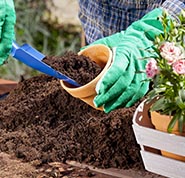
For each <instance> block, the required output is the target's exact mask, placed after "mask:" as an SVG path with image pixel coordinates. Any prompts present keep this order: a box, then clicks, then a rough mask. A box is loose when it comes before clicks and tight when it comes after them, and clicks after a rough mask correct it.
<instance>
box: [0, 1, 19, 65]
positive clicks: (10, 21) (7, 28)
mask: <svg viewBox="0 0 185 178" xmlns="http://www.w3.org/2000/svg"><path fill="white" fill-rule="evenodd" d="M15 21H16V15H15V9H14V2H13V0H0V65H2V64H3V63H4V61H5V60H6V59H7V58H8V56H9V54H10V50H11V47H12V41H13V40H14V37H15V34H14V25H15Z"/></svg>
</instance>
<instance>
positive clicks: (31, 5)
mask: <svg viewBox="0 0 185 178" xmlns="http://www.w3.org/2000/svg"><path fill="white" fill-rule="evenodd" d="M47 1H50V0H14V4H15V9H16V17H17V21H16V25H15V31H16V42H17V43H18V44H19V45H22V44H24V43H28V44H30V45H31V46H33V47H34V48H35V49H37V50H39V51H40V52H42V53H43V54H45V55H47V56H59V55H62V54H64V53H65V52H67V51H73V52H78V51H79V49H80V39H81V32H80V30H76V29H78V28H76V27H74V26H70V25H69V26H68V25H67V26H61V25H60V27H57V25H56V24H57V19H56V24H55V22H53V21H52V22H50V21H49V20H46V18H45V16H47V19H49V18H48V14H50V15H51V12H50V10H49V8H48V7H47V6H46V2H47ZM50 4H52V2H51V3H50ZM37 74H39V72H38V71H35V70H33V69H31V68H30V67H27V66H26V65H24V64H23V63H21V62H19V61H17V60H16V59H13V58H12V57H11V56H10V57H9V59H8V60H7V63H6V64H4V65H3V66H1V67H0V78H4V79H10V80H16V81H19V80H20V79H21V78H22V77H23V78H25V79H27V78H30V77H32V76H34V75H37Z"/></svg>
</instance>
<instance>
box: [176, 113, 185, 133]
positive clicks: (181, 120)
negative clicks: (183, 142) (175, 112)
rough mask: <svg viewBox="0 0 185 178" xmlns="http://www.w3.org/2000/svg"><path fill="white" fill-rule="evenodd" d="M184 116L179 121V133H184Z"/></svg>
mask: <svg viewBox="0 0 185 178" xmlns="http://www.w3.org/2000/svg"><path fill="white" fill-rule="evenodd" d="M184 118H185V117H184V115H182V114H181V115H180V116H179V119H178V129H179V132H180V133H182V132H183V124H184Z"/></svg>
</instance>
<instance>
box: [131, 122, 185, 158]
mask: <svg viewBox="0 0 185 178" xmlns="http://www.w3.org/2000/svg"><path fill="white" fill-rule="evenodd" d="M133 129H134V133H135V136H136V140H137V142H138V143H139V144H140V145H144V146H149V147H152V148H156V149H160V150H165V151H168V152H171V153H175V154H179V155H182V156H183V155H185V137H183V136H177V135H174V134H169V133H165V132H161V131H157V130H155V129H150V128H146V127H142V126H138V125H133Z"/></svg>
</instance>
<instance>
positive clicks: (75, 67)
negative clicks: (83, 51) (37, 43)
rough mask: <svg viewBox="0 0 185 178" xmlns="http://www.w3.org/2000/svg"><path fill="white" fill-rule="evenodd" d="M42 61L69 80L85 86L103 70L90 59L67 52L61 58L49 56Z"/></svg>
mask: <svg viewBox="0 0 185 178" xmlns="http://www.w3.org/2000/svg"><path fill="white" fill-rule="evenodd" d="M42 61H43V62H45V63H46V64H48V65H49V66H51V67H53V68H54V69H55V70H57V71H60V72H61V73H62V74H64V75H66V76H68V77H69V78H71V79H73V80H76V82H77V83H79V84H80V85H85V84H86V83H88V82H90V81H91V80H93V79H94V78H95V77H96V76H97V75H98V74H99V73H100V72H101V70H102V69H101V68H100V67H99V66H98V65H97V64H96V63H95V62H93V61H92V60H91V59H90V58H88V57H85V56H83V55H82V56H78V55H77V54H74V53H72V52H67V53H65V54H64V56H60V57H57V56H49V57H46V58H44V59H43V60H42ZM74 71H77V72H74ZM77 76H78V77H77Z"/></svg>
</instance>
